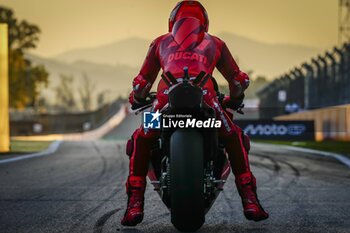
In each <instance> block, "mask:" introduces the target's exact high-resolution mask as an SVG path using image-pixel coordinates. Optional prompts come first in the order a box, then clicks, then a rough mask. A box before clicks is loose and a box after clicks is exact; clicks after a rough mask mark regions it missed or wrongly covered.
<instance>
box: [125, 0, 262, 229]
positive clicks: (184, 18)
mask: <svg viewBox="0 0 350 233" xmlns="http://www.w3.org/2000/svg"><path fill="white" fill-rule="evenodd" d="M208 26H209V20H208V16H207V12H206V10H205V9H204V7H203V6H202V5H201V3H199V2H198V1H188V0H187V1H181V2H179V3H178V4H177V5H176V6H175V8H174V9H173V11H172V12H171V14H170V18H169V32H168V33H167V34H165V35H162V36H160V37H158V38H157V39H155V40H154V41H153V42H152V44H151V45H150V48H149V50H148V53H147V56H146V59H145V61H144V63H143V65H142V68H141V70H140V73H139V74H138V75H137V76H136V77H135V78H134V80H133V84H132V85H133V91H132V92H131V93H130V96H129V102H130V103H131V104H135V103H140V102H142V101H143V100H144V99H145V97H146V96H147V94H148V93H149V91H150V89H151V87H152V84H153V83H154V81H155V79H156V77H157V75H158V72H159V71H160V69H162V70H163V73H166V72H167V71H170V72H171V73H172V74H173V75H174V76H175V77H176V78H180V77H182V76H183V68H184V67H185V66H186V67H188V72H189V74H190V76H191V77H195V76H197V75H198V74H199V73H200V72H201V71H205V72H206V73H208V74H212V72H213V70H214V69H215V67H216V68H217V69H218V70H219V71H220V72H221V74H222V75H223V76H224V78H225V79H226V80H227V82H228V84H229V89H230V96H226V97H225V98H224V101H223V105H224V106H225V107H228V108H231V109H234V110H237V109H238V108H239V107H240V106H241V104H242V101H243V98H244V90H245V89H246V88H247V87H248V85H249V77H248V75H247V74H246V73H244V72H242V71H241V70H240V69H239V67H238V66H237V64H236V62H235V60H234V59H233V57H232V55H231V53H230V51H229V50H228V48H227V46H226V44H225V43H224V42H223V41H222V40H220V39H219V38H217V37H215V36H212V35H210V34H208V33H207V32H208ZM167 89H168V86H167V85H166V84H165V83H164V81H163V80H161V81H160V82H159V84H158V88H157V96H156V100H155V101H154V103H153V107H152V110H153V111H156V110H161V109H162V108H163V107H164V106H165V105H166V104H167V102H168V96H167ZM204 89H205V90H207V91H206V94H205V95H204V101H205V102H206V103H207V104H208V105H210V106H211V107H212V108H213V109H215V112H216V117H217V118H218V119H220V120H221V121H222V123H223V124H222V128H221V129H220V132H219V137H220V140H221V141H222V142H223V143H224V144H225V150H226V152H227V154H228V158H229V161H230V165H231V168H232V171H233V174H234V175H235V183H236V186H237V189H238V192H239V194H240V196H241V199H242V204H243V210H244V215H245V217H246V218H247V219H249V220H254V221H260V220H264V219H266V218H268V213H267V212H265V211H264V209H263V208H262V206H261V205H260V203H259V200H258V198H257V194H256V180H255V177H254V176H253V174H252V172H251V171H250V167H249V160H248V152H249V149H250V148H249V147H250V146H249V144H250V143H249V138H248V137H247V136H245V135H244V133H243V131H242V130H241V129H240V128H239V127H238V126H236V125H235V124H234V123H233V122H232V120H231V119H230V117H229V116H228V113H227V112H226V111H225V110H224V109H223V108H222V106H221V105H220V103H219V101H218V97H217V94H216V91H215V85H214V83H213V81H212V80H209V81H208V82H207V83H206V85H205V86H204ZM158 136H159V131H157V130H149V129H144V128H143V127H142V126H141V127H140V128H138V129H137V130H136V131H135V132H134V133H133V136H132V139H133V140H132V141H130V142H131V143H130V144H129V143H128V148H127V153H128V154H129V155H130V164H129V176H128V179H127V182H126V192H127V195H128V203H127V209H126V212H125V215H124V217H123V219H122V221H121V224H122V225H125V226H135V225H137V224H138V223H140V222H141V221H142V219H143V206H144V192H145V187H146V175H147V171H148V164H149V160H150V151H151V148H152V145H153V143H154V142H155V141H156V140H157V137H158Z"/></svg>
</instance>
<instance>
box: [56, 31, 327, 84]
mask: <svg viewBox="0 0 350 233" xmlns="http://www.w3.org/2000/svg"><path fill="white" fill-rule="evenodd" d="M218 36H219V37H220V38H222V39H223V40H224V41H225V42H226V44H227V46H228V47H229V48H230V50H231V52H232V54H233V55H234V57H235V58H236V60H238V62H239V64H240V66H241V68H242V69H244V70H252V71H254V73H255V74H256V75H262V76H266V77H267V78H268V79H272V78H275V77H276V76H278V75H281V74H283V73H285V72H287V71H288V70H289V69H291V68H293V67H294V66H296V65H300V63H302V62H305V61H306V60H309V59H310V58H311V57H312V56H315V55H317V54H318V53H319V52H321V49H317V48H308V47H304V46H300V45H288V44H269V43H264V42H259V41H256V40H253V39H249V38H246V37H243V36H238V35H235V34H230V33H221V34H219V35H218ZM150 43H151V41H148V40H145V39H141V38H130V39H126V40H121V41H117V42H115V43H111V44H107V45H102V46H99V47H94V48H85V49H76V50H71V51H68V52H65V53H62V54H59V55H58V56H55V57H54V59H55V60H59V61H64V62H68V63H71V62H75V61H78V60H86V61H89V62H93V63H103V64H109V65H115V64H122V65H127V66H130V67H140V65H141V64H142V62H143V59H144V57H145V55H146V53H147V49H148V47H149V44H150Z"/></svg>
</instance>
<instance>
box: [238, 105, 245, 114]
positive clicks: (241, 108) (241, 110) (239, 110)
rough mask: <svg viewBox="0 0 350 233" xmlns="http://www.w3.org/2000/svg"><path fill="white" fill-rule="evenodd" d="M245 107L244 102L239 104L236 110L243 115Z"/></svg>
mask: <svg viewBox="0 0 350 233" xmlns="http://www.w3.org/2000/svg"><path fill="white" fill-rule="evenodd" d="M243 108H244V104H241V106H239V108H238V109H237V110H236V112H237V113H239V114H241V115H244V112H243Z"/></svg>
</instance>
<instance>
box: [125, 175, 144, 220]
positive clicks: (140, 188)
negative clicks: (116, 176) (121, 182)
mask: <svg viewBox="0 0 350 233" xmlns="http://www.w3.org/2000/svg"><path fill="white" fill-rule="evenodd" d="M145 189H146V178H145V177H141V176H133V175H130V176H129V177H128V180H127V182H126V193H127V195H128V206H127V209H126V211H125V214H124V217H123V219H122V221H121V224H122V225H124V226H136V225H137V224H139V223H140V222H142V220H143V205H144V194H145Z"/></svg>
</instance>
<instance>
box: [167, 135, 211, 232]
mask: <svg viewBox="0 0 350 233" xmlns="http://www.w3.org/2000/svg"><path fill="white" fill-rule="evenodd" d="M203 148H204V142H203V136H202V135H201V134H200V133H199V132H197V131H189V130H177V131H175V132H174V133H173V134H172V136H171V139H170V203H171V222H172V223H173V225H174V226H175V227H176V228H177V229H178V230H180V231H187V232H188V231H196V230H198V229H199V228H200V227H201V226H202V225H203V223H204V220H205V213H204V166H203V164H204V162H203V156H204V149H203Z"/></svg>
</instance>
